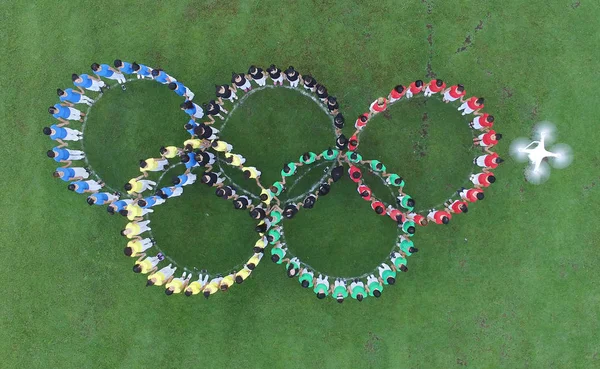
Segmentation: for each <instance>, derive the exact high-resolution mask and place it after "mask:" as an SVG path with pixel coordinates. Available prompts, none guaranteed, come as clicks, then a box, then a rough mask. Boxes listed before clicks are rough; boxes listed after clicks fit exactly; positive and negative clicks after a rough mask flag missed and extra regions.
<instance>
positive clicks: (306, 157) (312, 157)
mask: <svg viewBox="0 0 600 369" xmlns="http://www.w3.org/2000/svg"><path fill="white" fill-rule="evenodd" d="M316 160H317V154H315V153H314V152H312V151H307V152H305V153H304V154H302V156H300V159H299V161H300V164H297V165H298V166H302V165H310V164H312V163H314V162H315V161H316Z"/></svg>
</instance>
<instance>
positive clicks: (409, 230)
mask: <svg viewBox="0 0 600 369" xmlns="http://www.w3.org/2000/svg"><path fill="white" fill-rule="evenodd" d="M416 230H417V229H416V228H415V222H413V221H412V220H405V221H404V223H402V232H404V233H406V234H408V236H409V237H412V236H414V234H415V231H416Z"/></svg>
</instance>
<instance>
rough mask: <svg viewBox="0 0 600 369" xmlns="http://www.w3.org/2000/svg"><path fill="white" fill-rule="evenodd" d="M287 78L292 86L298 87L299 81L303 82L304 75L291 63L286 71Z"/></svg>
mask: <svg viewBox="0 0 600 369" xmlns="http://www.w3.org/2000/svg"><path fill="white" fill-rule="evenodd" d="M284 76H285V79H287V81H288V82H289V83H290V87H294V88H296V87H298V83H300V82H302V75H301V74H300V73H298V72H297V71H296V70H295V69H294V67H292V66H291V65H290V66H289V67H288V69H286V70H285V72H284Z"/></svg>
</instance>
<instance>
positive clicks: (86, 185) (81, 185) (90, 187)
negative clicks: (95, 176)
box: [67, 180, 104, 193]
mask: <svg viewBox="0 0 600 369" xmlns="http://www.w3.org/2000/svg"><path fill="white" fill-rule="evenodd" d="M102 187H104V182H96V181H92V180H87V181H75V182H71V183H69V185H68V186H67V189H69V190H70V191H74V192H77V193H94V192H98V191H99V190H100V189H101V188H102Z"/></svg>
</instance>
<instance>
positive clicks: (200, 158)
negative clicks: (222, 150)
mask: <svg viewBox="0 0 600 369" xmlns="http://www.w3.org/2000/svg"><path fill="white" fill-rule="evenodd" d="M194 153H195V154H196V155H194V159H196V162H198V165H199V166H201V167H205V168H206V169H208V170H212V165H213V164H214V163H215V162H216V161H217V157H216V156H215V154H213V153H212V152H206V151H200V150H197V151H195V152H194Z"/></svg>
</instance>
